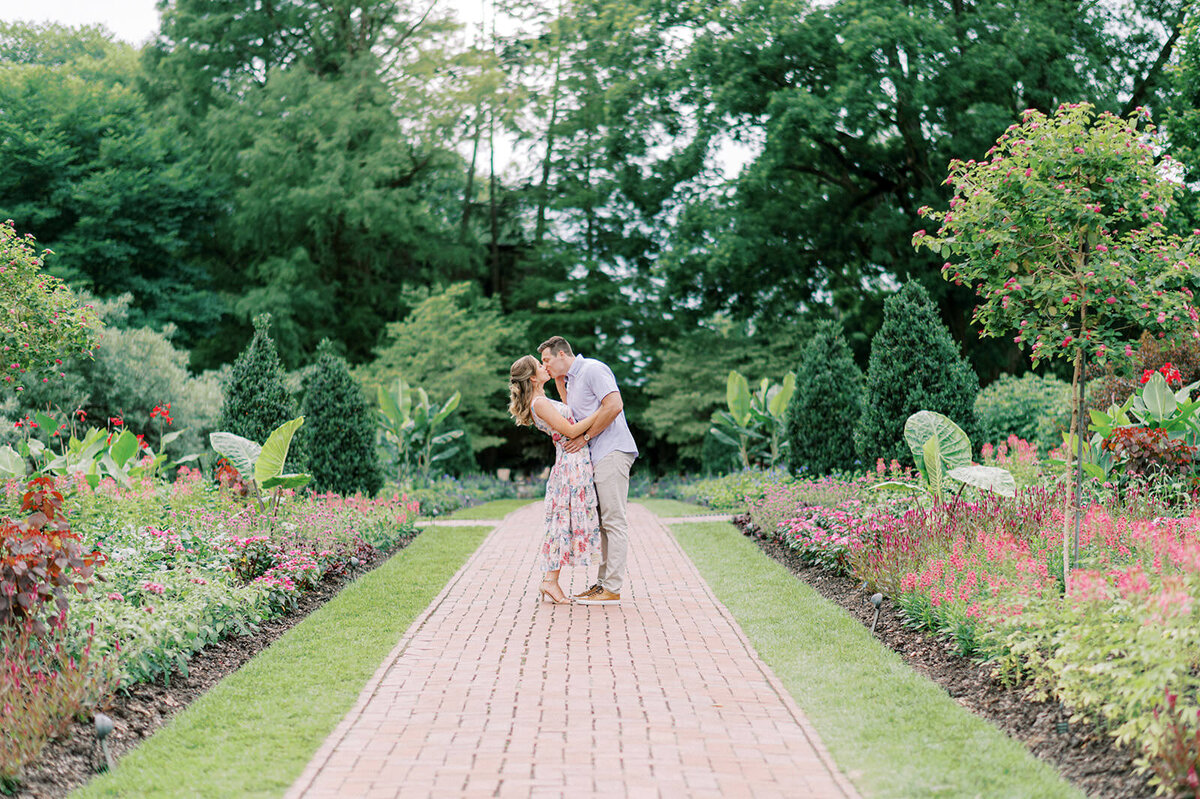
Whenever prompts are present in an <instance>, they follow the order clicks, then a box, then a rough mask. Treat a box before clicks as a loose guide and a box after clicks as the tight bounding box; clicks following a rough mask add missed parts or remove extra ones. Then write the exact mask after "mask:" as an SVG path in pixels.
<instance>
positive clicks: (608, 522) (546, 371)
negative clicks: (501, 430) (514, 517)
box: [508, 336, 638, 605]
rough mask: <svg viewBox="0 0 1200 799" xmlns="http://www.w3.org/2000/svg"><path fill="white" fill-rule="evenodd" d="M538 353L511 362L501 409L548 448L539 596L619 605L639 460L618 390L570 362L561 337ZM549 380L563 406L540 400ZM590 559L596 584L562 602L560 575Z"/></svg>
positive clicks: (586, 362) (606, 376)
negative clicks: (543, 437) (540, 435)
mask: <svg viewBox="0 0 1200 799" xmlns="http://www.w3.org/2000/svg"><path fill="white" fill-rule="evenodd" d="M538 354H539V356H540V360H539V359H538V358H535V357H534V356H532V355H525V356H523V357H521V358H518V359H517V360H516V361H514V362H513V365H512V369H511V370H510V375H509V394H510V401H509V406H508V410H509V413H510V414H512V417H513V419H514V420H515V421H516V423H517V424H519V425H530V424H532V425H533V426H535V427H536V428H537V429H539V430H541V431H542V432H544V433H546V434H547V435H549V436H550V438H551V440H552V441H553V442H554V466H553V468H551V470H550V476H549V477H548V478H547V479H546V499H545V503H544V504H545V532H544V538H543V540H542V546H541V549H540V550H539V553H540V554H539V559H540V561H541V567H542V572H543V579H542V583H541V586H540V587H539V589H538V592H539V594H540V596H541V598H543V599H546V600H549V601H550V602H553V603H555V604H571V603H572V602H575V603H578V604H580V605H618V604H620V602H621V589H622V587H624V583H625V566H626V558H627V554H628V550H629V525H628V523H627V522H626V519H625V515H626V514H625V511H626V506H627V505H628V504H629V470H630V468H631V467H632V466H633V461H634V459H635V458H636V457H637V454H638V449H637V445H636V444H634V442H633V435H632V434H631V433H630V432H629V424H628V423H627V422H626V420H625V408H624V404H623V403H622V401H621V391H620V389H619V388H618V387H617V381H616V378H615V377H614V376H613V372H612V369H610V368H608V365H607V364H605V363H603V362H602V361H598V360H596V359H594V358H585V357H583V356H582V355H576V354H575V353H574V351H573V350H572V349H571V345H570V344H568V343H567V340H566V339H565V338H563V337H562V336H553V337H551V338H549V339H547V340H546V341H544V342H542V344H541V345H540V346H539V347H538ZM551 380H553V381H554V383H555V387H556V388H557V390H558V391H557V393H558V396H559V397H561V398H562V400H563V401H561V402H560V401H557V400H553V399H550V398H549V397H547V396H546V391H545V388H546V383H549V382H550V381H551ZM576 420H578V421H576ZM597 556H598V559H599V569H598V571H597V575H596V581H595V583H594V584H593V585H592V586H591V587H589V588H588V589H587V590H585V591H583V592H582V593H579V594H576V595H575V596H574V597H568V596H567V595H566V593H565V592H564V591H563V589H562V586H561V585H559V582H558V574H559V570H560V569H562V568H563V567H564V566H584V567H587V566H590V565H591V563H592V560H593V559H594V558H597Z"/></svg>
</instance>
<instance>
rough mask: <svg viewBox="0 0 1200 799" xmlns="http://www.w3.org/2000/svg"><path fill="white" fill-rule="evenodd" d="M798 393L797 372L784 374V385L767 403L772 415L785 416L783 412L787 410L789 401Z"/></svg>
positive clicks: (778, 417)
mask: <svg viewBox="0 0 1200 799" xmlns="http://www.w3.org/2000/svg"><path fill="white" fill-rule="evenodd" d="M795 393H796V373H795V372H788V373H787V374H786V375H784V376H783V385H782V386H781V387H780V389H779V391H778V393H776V394H775V396H773V397H771V400H770V402H768V403H767V407H768V409H769V410H770V411H771V415H772V416H774V417H775V418H776V419H781V418H783V412H784V411H786V410H787V406H788V403H789V402H791V401H792V395H793V394H795Z"/></svg>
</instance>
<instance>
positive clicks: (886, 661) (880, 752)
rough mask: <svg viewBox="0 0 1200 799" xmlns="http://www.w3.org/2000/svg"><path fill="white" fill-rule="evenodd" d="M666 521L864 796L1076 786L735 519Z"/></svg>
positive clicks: (1034, 791)
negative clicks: (967, 706)
mask: <svg viewBox="0 0 1200 799" xmlns="http://www.w3.org/2000/svg"><path fill="white" fill-rule="evenodd" d="M672 530H673V532H674V533H675V535H676V537H677V538H678V540H679V542H680V543H681V544H682V545H683V547H684V549H685V550H686V552H687V554H688V556H689V557H691V559H692V560H693V561H694V562H695V563H696V566H697V567H698V568H699V569H700V573H701V574H702V575H703V576H704V579H705V580H706V581H707V582H708V584H709V585H710V586H711V587H712V589H713V591H714V593H716V595H717V597H718V598H719V599H720V600H721V602H723V603H724V604H725V606H726V607H727V608H729V610H730V612H731V613H732V614H733V616H734V618H736V619H737V621H738V623H739V624H740V625H741V626H742V629H743V630H745V632H746V635H747V636H748V637H749V639H750V641H751V643H752V644H753V645H754V647H755V649H756V650H757V651H758V653H759V655H760V656H761V657H762V659H763V660H764V661H766V663H767V665H769V666H770V667H771V669H772V670H773V671H774V672H775V674H776V675H778V677H779V679H780V680H781V681H782V682H783V684H784V686H785V687H786V688H787V690H788V691H789V692H790V693H791V695H792V697H793V698H794V699H795V700H796V704H797V705H799V706H800V708H801V709H803V711H804V712H805V714H806V715H807V716H808V718H809V720H810V721H811V722H812V723H813V725H814V726H815V727H816V729H817V732H818V733H819V734H820V735H821V738H822V739H823V740H824V741H825V744H826V746H827V747H828V748H829V751H830V752H831V754H832V755H833V757H834V759H835V760H836V761H837V763H838V765H839V766H841V768H842V769H843V771H845V772H846V774H848V775H849V776H850V778H851V779H852V780H853V781H854V784H855V785H856V786H857V787H858V789H859V790H860V791H861V792H862V793H863V795H864V796H866V797H870V798H872V799H873V798H874V797H897V799H908V797H918V796H919V797H975V796H989V797H990V796H1003V797H1006V799H1015V798H1016V797H1082V796H1083V794H1082V793H1081V792H1080V791H1078V790H1077V789H1075V788H1074V787H1073V786H1071V785H1070V784H1069V783H1067V782H1065V781H1064V780H1062V779H1061V778H1060V777H1059V776H1058V774H1057V772H1055V771H1054V769H1053V768H1051V767H1050V766H1049V765H1046V764H1045V763H1043V762H1042V761H1040V760H1038V759H1037V758H1035V757H1034V756H1033V755H1031V754H1029V752H1028V751H1027V750H1026V749H1025V747H1024V746H1023V745H1021V744H1020V743H1019V742H1017V741H1014V740H1012V739H1011V738H1008V737H1007V736H1006V735H1004V733H1002V732H1000V731H999V730H998V729H996V728H995V727H994V726H992V725H991V724H990V723H988V722H987V721H985V720H983V719H981V718H979V717H978V716H975V715H973V714H971V713H970V712H968V711H967V710H964V709H963V708H961V707H960V706H959V705H958V704H956V703H955V702H954V700H953V699H951V698H950V697H949V696H948V695H947V694H946V693H945V692H944V691H943V690H942V689H941V688H940V687H938V686H937V685H935V684H934V683H932V682H930V681H929V680H928V679H927V678H925V677H923V676H921V675H920V674H918V673H916V672H915V671H913V670H912V669H911V668H909V667H908V666H907V665H905V663H904V662H903V661H902V660H901V659H900V656H899V655H897V654H896V653H895V652H893V651H892V650H890V649H888V648H887V647H885V646H884V645H882V644H880V643H879V642H878V641H877V640H876V639H875V638H874V637H873V636H871V634H870V631H869V630H867V629H866V628H865V627H863V626H862V624H860V623H859V622H858V621H856V620H854V619H852V618H851V617H850V616H849V615H848V614H847V613H846V612H845V611H843V610H842V609H841V608H839V607H837V606H835V605H833V604H832V603H830V602H829V601H827V600H826V599H824V598H823V597H821V596H820V595H819V594H817V593H816V592H815V591H813V590H812V589H811V588H809V587H808V586H807V585H805V584H804V583H802V582H801V581H799V580H797V579H796V578H795V577H793V576H792V574H791V573H789V572H788V571H787V569H785V568H784V567H783V566H781V565H780V564H778V563H776V562H775V561H773V560H772V559H771V558H769V557H767V556H766V555H765V554H763V553H762V552H761V551H760V550H759V549H758V547H757V546H756V545H755V544H754V542H752V541H750V540H749V539H747V538H745V537H744V536H742V535H741V533H739V532H738V530H737V529H736V528H735V527H734V526H733V525H731V524H725V523H712V522H709V523H702V524H676V525H672Z"/></svg>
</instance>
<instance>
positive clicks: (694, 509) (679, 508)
mask: <svg viewBox="0 0 1200 799" xmlns="http://www.w3.org/2000/svg"><path fill="white" fill-rule="evenodd" d="M631 501H633V502H636V503H638V504H639V505H645V506H646V507H647V508H649V509H650V512H651V513H653V514H655V515H656V516H663V517H666V518H670V517H672V516H716V515H724V514H725V512H724V511H716V510H713V509H712V508H709V507H706V506H704V505H693V504H692V503H690V502H680V501H679V500H677V499H655V498H653V497H639V498H637V499H634V500H631Z"/></svg>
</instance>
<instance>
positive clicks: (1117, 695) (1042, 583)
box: [750, 439, 1200, 792]
mask: <svg viewBox="0 0 1200 799" xmlns="http://www.w3.org/2000/svg"><path fill="white" fill-rule="evenodd" d="M1005 446H1006V449H1005V450H1003V451H1002V450H1001V448H1000V447H995V448H993V450H992V451H991V452H990V453H987V457H989V458H995V459H1000V458H1003V459H1005V460H1006V461H1007V462H1008V463H1007V464H1006V465H1011V464H1012V463H1013V462H1014V461H1015V462H1017V463H1021V462H1026V463H1029V464H1034V463H1036V448H1034V447H1033V446H1032V445H1030V444H1028V442H1024V441H1022V440H1020V439H1014V440H1010V441H1009V442H1005ZM878 469H879V471H880V472H881V473H884V472H886V471H887V468H886V467H885V465H884V464H882V463H880V464H879V465H878ZM881 476H882V474H881ZM864 482H866V481H865V480H863V479H859V480H854V479H847V480H841V481H836V480H828V481H810V482H808V483H801V482H794V481H793V482H780V483H778V484H776V485H774V486H767V487H765V489H764V492H763V497H762V499H760V500H755V501H752V502H751V504H750V518H751V526H752V530H754V531H756V533H757V534H759V535H764V536H765V535H770V536H772V537H773V538H774V539H775V540H778V541H780V542H782V543H784V544H786V545H788V546H790V547H792V548H793V549H795V550H796V551H798V552H800V553H801V556H802V557H803V558H804V560H806V561H808V562H810V563H813V564H817V565H820V566H822V567H825V568H828V569H831V570H834V571H841V572H849V573H850V574H851V575H852V576H853V577H854V579H855V580H862V581H864V582H865V583H867V584H868V586H869V589H870V590H876V589H878V590H881V591H883V592H884V593H885V594H887V595H888V596H890V597H891V598H892V599H893V600H894V601H896V603H897V604H898V605H899V607H900V609H901V611H902V613H903V615H904V618H905V619H906V623H908V624H910V625H911V626H913V627H916V628H920V629H926V630H930V631H932V632H934V633H936V634H938V635H940V636H943V637H945V638H947V639H949V640H950V641H952V642H954V644H955V645H956V647H957V649H958V651H959V652H960V653H961V654H963V655H968V656H973V657H977V658H982V659H989V660H991V661H992V662H993V663H994V665H995V671H996V674H997V676H998V677H1000V678H1001V679H1004V680H1009V681H1014V682H1023V683H1024V684H1026V685H1027V686H1028V687H1029V689H1030V690H1031V692H1032V693H1033V695H1034V696H1035V697H1037V698H1042V699H1047V698H1048V699H1054V700H1056V701H1059V702H1062V703H1063V704H1064V705H1066V706H1067V707H1069V708H1070V709H1071V710H1072V711H1073V712H1074V714H1075V716H1076V717H1077V718H1080V719H1090V720H1092V721H1095V722H1097V723H1098V724H1099V725H1100V726H1101V728H1102V729H1105V730H1107V731H1109V732H1110V733H1111V734H1112V735H1113V736H1114V737H1115V738H1116V740H1117V741H1118V742H1120V743H1123V744H1129V745H1132V746H1134V747H1136V748H1137V749H1138V750H1139V751H1140V752H1141V757H1140V760H1139V764H1140V767H1141V768H1142V769H1144V770H1150V771H1153V772H1154V774H1155V777H1154V778H1153V779H1154V781H1155V783H1156V784H1157V785H1159V786H1160V790H1161V791H1163V792H1171V791H1175V790H1177V789H1180V788H1187V787H1188V786H1189V785H1191V783H1190V780H1191V779H1192V775H1193V774H1194V773H1195V769H1196V768H1200V733H1198V729H1200V672H1197V670H1196V662H1197V660H1196V652H1197V651H1200V510H1198V511H1196V512H1195V513H1193V514H1192V515H1190V516H1187V517H1184V518H1171V517H1167V516H1165V515H1164V514H1165V513H1166V511H1167V506H1166V505H1165V504H1164V503H1163V502H1162V501H1161V498H1160V497H1159V495H1158V493H1157V492H1155V491H1154V490H1152V489H1147V488H1146V487H1144V486H1141V485H1139V484H1134V485H1132V486H1131V487H1130V489H1129V490H1128V491H1127V492H1125V493H1122V494H1121V495H1120V496H1116V495H1112V494H1106V500H1105V503H1106V504H1105V505H1100V504H1095V505H1092V506H1091V507H1090V508H1089V509H1088V510H1087V512H1086V514H1085V516H1084V518H1083V519H1082V524H1081V529H1080V557H1081V564H1082V568H1079V569H1077V570H1076V571H1074V572H1073V573H1072V577H1071V581H1072V588H1071V592H1070V593H1069V594H1066V595H1064V592H1063V582H1064V581H1063V574H1062V568H1061V566H1062V562H1061V560H1060V558H1059V556H1058V553H1059V552H1060V551H1061V547H1062V544H1063V540H1062V536H1063V533H1062V530H1063V518H1062V504H1061V498H1062V491H1063V490H1064V489H1063V488H1062V487H1045V486H1042V485H1039V484H1038V483H1036V482H1035V483H1032V484H1030V485H1027V486H1025V487H1023V488H1021V489H1020V490H1019V491H1018V493H1017V496H1016V497H1015V499H1012V500H1004V499H1001V498H999V497H996V496H994V495H983V496H982V497H981V498H980V499H979V501H976V502H966V501H958V502H952V503H946V504H944V505H934V506H931V507H906V506H905V505H903V504H900V503H896V502H894V501H893V502H890V503H882V502H879V501H877V500H876V499H873V498H872V497H871V496H870V495H864V494H863V493H861V491H860V489H859V486H861V484H863V483H864ZM1193 788H1194V786H1193ZM1190 790H1191V789H1189V791H1190Z"/></svg>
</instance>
